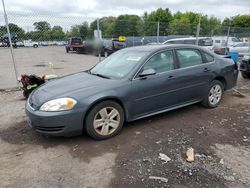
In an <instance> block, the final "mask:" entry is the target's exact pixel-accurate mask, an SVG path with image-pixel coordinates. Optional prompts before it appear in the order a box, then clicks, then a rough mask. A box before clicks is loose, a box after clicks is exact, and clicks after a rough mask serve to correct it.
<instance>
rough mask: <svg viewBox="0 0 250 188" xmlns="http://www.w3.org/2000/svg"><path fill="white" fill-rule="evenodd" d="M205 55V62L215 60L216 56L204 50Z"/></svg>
mask: <svg viewBox="0 0 250 188" xmlns="http://www.w3.org/2000/svg"><path fill="white" fill-rule="evenodd" d="M203 54H204V56H205V63H209V62H213V61H214V57H213V56H212V55H210V54H208V53H206V52H203Z"/></svg>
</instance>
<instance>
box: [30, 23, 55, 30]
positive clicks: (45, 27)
mask: <svg viewBox="0 0 250 188" xmlns="http://www.w3.org/2000/svg"><path fill="white" fill-rule="evenodd" d="M33 26H34V27H35V30H37V31H41V32H44V31H50V30H51V27H50V24H49V23H48V22H46V21H40V22H35V23H34V24H33Z"/></svg>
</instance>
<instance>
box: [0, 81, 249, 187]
mask: <svg viewBox="0 0 250 188" xmlns="http://www.w3.org/2000/svg"><path fill="white" fill-rule="evenodd" d="M237 89H239V91H240V92H242V93H243V94H244V95H245V96H241V95H238V94H237V93H235V92H234V91H232V90H230V91H228V92H226V93H225V95H224V99H223V101H222V103H221V104H220V106H219V107H218V108H215V109H205V108H203V107H202V106H201V105H199V104H196V105H192V106H189V107H186V108H182V109H178V110H174V111H171V112H167V113H163V114H160V115H157V116H153V117H150V118H146V119H142V120H138V121H135V122H132V123H127V124H126V125H125V127H124V128H123V131H122V132H121V134H120V135H118V136H116V137H114V138H112V139H109V140H105V141H94V140H92V139H91V138H89V137H88V136H86V135H83V136H80V137H73V138H53V137H49V138H48V137H43V136H39V135H36V134H35V133H34V132H33V131H32V130H31V129H30V128H29V127H28V126H27V123H26V116H25V112H24V104H25V100H23V98H22V94H21V92H20V91H15V92H14V91H12V92H1V93H0V103H1V104H2V105H1V108H0V119H1V123H0V187H18V188H27V187H41V188H42V187H46V188H48V187H98V188H99V187H114V188H117V187H124V188H125V187H126V188H127V187H137V188H138V187H173V188H185V187H212V188H214V187H250V170H249V169H250V162H249V161H250V80H244V79H242V78H240V79H239V81H238V85H237ZM189 147H192V148H194V152H195V161H194V162H192V163H188V162H186V156H185V153H186V151H187V148H189ZM160 153H163V154H165V155H167V156H168V157H169V158H170V159H171V160H170V161H168V162H166V163H165V162H164V161H162V160H161V159H160V158H159V154H160ZM159 178H164V179H159Z"/></svg>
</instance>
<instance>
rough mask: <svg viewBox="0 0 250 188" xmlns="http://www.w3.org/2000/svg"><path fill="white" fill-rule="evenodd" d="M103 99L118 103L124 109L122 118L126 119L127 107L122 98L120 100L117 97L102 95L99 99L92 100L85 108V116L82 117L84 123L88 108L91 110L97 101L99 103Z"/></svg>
mask: <svg viewBox="0 0 250 188" xmlns="http://www.w3.org/2000/svg"><path fill="white" fill-rule="evenodd" d="M103 101H114V102H116V103H117V104H119V105H120V106H121V107H122V109H123V111H124V119H125V121H127V120H128V110H127V108H126V107H125V105H124V104H123V102H122V100H120V99H119V98H117V97H104V98H100V99H98V100H96V101H94V102H92V103H91V104H90V105H89V107H88V109H87V110H86V113H85V116H84V118H83V123H85V121H86V117H87V115H88V113H89V112H90V110H91V109H92V108H93V107H94V106H95V105H97V104H99V103H101V102H103Z"/></svg>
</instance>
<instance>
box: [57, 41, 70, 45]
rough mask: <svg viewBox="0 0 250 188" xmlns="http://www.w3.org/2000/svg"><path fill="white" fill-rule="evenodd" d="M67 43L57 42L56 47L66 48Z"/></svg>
mask: <svg viewBox="0 0 250 188" xmlns="http://www.w3.org/2000/svg"><path fill="white" fill-rule="evenodd" d="M66 44H67V43H65V42H64V41H56V42H55V45H56V46H65V45H66Z"/></svg>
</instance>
